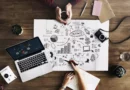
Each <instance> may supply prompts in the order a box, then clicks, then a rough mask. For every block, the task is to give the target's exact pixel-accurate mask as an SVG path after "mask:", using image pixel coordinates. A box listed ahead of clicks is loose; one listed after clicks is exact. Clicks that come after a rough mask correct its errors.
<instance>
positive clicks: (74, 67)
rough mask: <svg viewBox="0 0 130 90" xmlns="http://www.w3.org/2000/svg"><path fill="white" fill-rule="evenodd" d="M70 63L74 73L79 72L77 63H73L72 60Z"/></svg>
mask: <svg viewBox="0 0 130 90" xmlns="http://www.w3.org/2000/svg"><path fill="white" fill-rule="evenodd" d="M70 63H71V65H72V67H73V69H74V71H75V72H76V73H79V71H80V68H79V67H78V66H77V65H74V63H73V62H70Z"/></svg>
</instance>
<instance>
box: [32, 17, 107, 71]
mask: <svg viewBox="0 0 130 90" xmlns="http://www.w3.org/2000/svg"><path fill="white" fill-rule="evenodd" d="M100 28H101V29H104V30H106V31H108V30H109V21H107V22H105V23H102V24H101V23H100V21H99V20H72V21H71V22H70V23H68V24H67V25H64V24H61V23H59V22H57V21H56V20H47V19H35V20H34V37H36V36H38V37H39V38H40V39H41V41H42V43H43V45H44V47H45V50H46V51H49V52H50V53H49V54H50V58H49V62H50V63H51V64H52V67H53V70H54V71H72V70H73V69H72V68H71V66H70V65H69V63H68V62H67V61H69V60H70V59H73V60H75V61H76V62H77V63H78V65H79V67H80V68H82V69H84V70H87V71H107V70H108V47H109V41H108V40H106V41H105V42H103V43H101V42H100V41H99V40H98V39H97V38H96V37H95V35H94V34H95V32H96V31H97V30H98V29H100ZM102 33H103V34H104V35H105V36H106V37H107V38H108V37H109V33H106V32H102ZM66 60H67V61H66Z"/></svg>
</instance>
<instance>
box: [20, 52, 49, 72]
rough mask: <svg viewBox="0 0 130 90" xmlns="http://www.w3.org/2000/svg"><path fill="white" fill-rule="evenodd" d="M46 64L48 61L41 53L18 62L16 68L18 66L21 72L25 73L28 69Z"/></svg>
mask: <svg viewBox="0 0 130 90" xmlns="http://www.w3.org/2000/svg"><path fill="white" fill-rule="evenodd" d="M46 63H48V61H47V59H46V56H45V54H44V53H43V52H42V53H39V54H37V55H35V56H32V57H29V58H26V59H24V60H22V61H19V62H18V66H19V68H20V71H21V72H25V71H27V70H29V69H32V68H35V67H37V66H40V65H43V64H46Z"/></svg>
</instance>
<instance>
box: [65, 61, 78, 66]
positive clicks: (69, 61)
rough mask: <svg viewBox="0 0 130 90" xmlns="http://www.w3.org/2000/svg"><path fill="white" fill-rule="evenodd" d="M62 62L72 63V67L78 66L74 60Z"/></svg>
mask: <svg viewBox="0 0 130 90" xmlns="http://www.w3.org/2000/svg"><path fill="white" fill-rule="evenodd" d="M64 61H66V62H68V63H69V64H71V63H73V64H74V65H78V64H77V63H76V62H75V61H74V60H70V61H68V60H64Z"/></svg>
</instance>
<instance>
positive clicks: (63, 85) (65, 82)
mask: <svg viewBox="0 0 130 90" xmlns="http://www.w3.org/2000/svg"><path fill="white" fill-rule="evenodd" d="M73 77H74V73H67V74H66V75H65V78H64V81H63V83H62V87H66V86H67V85H68V84H69V83H70V81H71V80H72V79H73Z"/></svg>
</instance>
